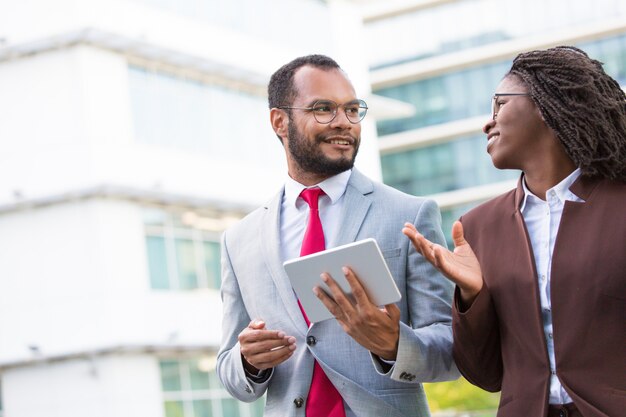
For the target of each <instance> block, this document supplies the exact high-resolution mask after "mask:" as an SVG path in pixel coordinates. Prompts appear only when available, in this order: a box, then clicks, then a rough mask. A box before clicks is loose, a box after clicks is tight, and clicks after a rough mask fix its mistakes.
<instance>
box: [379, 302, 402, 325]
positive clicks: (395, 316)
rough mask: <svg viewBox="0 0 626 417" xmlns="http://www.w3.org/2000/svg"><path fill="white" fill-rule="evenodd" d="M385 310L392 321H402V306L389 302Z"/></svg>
mask: <svg viewBox="0 0 626 417" xmlns="http://www.w3.org/2000/svg"><path fill="white" fill-rule="evenodd" d="M383 310H384V311H385V313H387V315H388V316H389V318H390V319H391V320H392V321H400V308H398V306H397V305H396V304H387V305H386V306H385V307H384V308H383Z"/></svg>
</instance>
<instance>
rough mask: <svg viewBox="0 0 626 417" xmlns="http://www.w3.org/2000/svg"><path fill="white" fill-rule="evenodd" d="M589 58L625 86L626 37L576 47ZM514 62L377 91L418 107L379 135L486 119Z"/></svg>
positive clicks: (384, 126)
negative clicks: (479, 117)
mask: <svg viewBox="0 0 626 417" xmlns="http://www.w3.org/2000/svg"><path fill="white" fill-rule="evenodd" d="M577 46H578V47H580V48H581V49H583V50H584V51H585V52H587V53H588V54H589V56H590V57H592V58H594V59H597V60H599V61H600V62H603V63H604V69H605V71H606V72H607V73H608V74H609V75H610V76H612V77H613V78H615V79H616V80H617V81H618V82H619V83H621V84H622V86H623V85H624V84H626V35H619V36H615V37H611V38H606V39H602V40H597V41H593V42H585V43H581V44H578V45H577ZM511 62H512V61H511V60H506V61H501V62H497V63H492V64H487V65H481V66H475V67H472V68H467V69H463V70H461V71H453V72H450V73H447V74H443V75H439V76H436V77H431V78H427V79H423V80H419V81H415V82H412V83H408V84H401V85H395V86H392V87H387V88H383V89H380V90H377V91H375V93H376V94H379V95H381V96H385V97H390V98H394V99H397V100H401V101H406V102H409V103H412V104H414V105H415V108H416V113H415V115H414V116H412V117H408V118H403V119H395V120H383V121H380V122H378V123H377V128H378V135H379V136H384V135H389V134H392V133H397V132H403V131H406V130H412V129H418V128H421V127H426V126H432V125H435V124H440V123H446V122H450V121H453V120H458V119H465V118H470V117H475V116H481V115H484V116H485V123H486V122H487V121H488V120H489V118H488V116H489V103H490V100H491V97H492V96H493V93H494V90H495V88H496V87H497V85H498V83H499V82H500V80H501V79H502V77H503V76H504V75H505V74H506V72H507V71H508V70H509V69H510V67H511Z"/></svg>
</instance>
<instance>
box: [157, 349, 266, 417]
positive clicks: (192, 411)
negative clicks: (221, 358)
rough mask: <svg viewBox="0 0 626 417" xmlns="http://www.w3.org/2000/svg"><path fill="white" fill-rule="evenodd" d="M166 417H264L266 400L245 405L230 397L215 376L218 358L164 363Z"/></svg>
mask: <svg viewBox="0 0 626 417" xmlns="http://www.w3.org/2000/svg"><path fill="white" fill-rule="evenodd" d="M160 368H161V385H162V388H163V400H164V407H165V417H261V416H262V415H263V408H264V406H265V400H264V398H261V399H259V400H257V401H255V402H253V403H244V402H241V401H238V400H236V399H234V398H232V397H231V396H230V394H228V392H227V391H226V390H225V389H224V387H223V386H222V384H221V382H220V380H219V378H218V377H217V374H216V372H215V369H214V368H215V357H205V358H194V359H185V360H176V359H174V360H162V361H161V362H160Z"/></svg>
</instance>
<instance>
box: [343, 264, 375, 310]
mask: <svg viewBox="0 0 626 417" xmlns="http://www.w3.org/2000/svg"><path fill="white" fill-rule="evenodd" d="M341 270H342V271H343V274H344V275H345V277H346V281H348V284H350V288H351V289H352V295H353V296H354V299H355V300H356V303H357V304H361V305H367V304H371V302H370V299H369V297H368V296H367V293H366V292H365V289H364V288H363V286H362V285H361V282H360V281H359V279H358V278H357V277H356V275H355V274H354V271H353V270H352V269H350V268H348V267H347V266H344V267H343V268H341Z"/></svg>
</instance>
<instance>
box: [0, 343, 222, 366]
mask: <svg viewBox="0 0 626 417" xmlns="http://www.w3.org/2000/svg"><path fill="white" fill-rule="evenodd" d="M216 352H217V347H216V346H214V345H208V344H185V345H182V344H179V345H174V344H145V345H118V346H107V347H96V348H90V349H82V350H76V351H71V352H66V353H59V354H52V355H45V354H42V353H39V352H36V351H35V352H33V357H31V358H20V359H14V360H5V361H0V372H3V371H6V370H9V369H16V368H25V367H32V366H40V365H51V364H57V363H62V362H69V361H76V360H84V361H93V360H95V359H96V358H100V357H105V356H136V355H154V356H157V357H162V358H167V357H181V356H198V355H208V356H214V355H215V354H216Z"/></svg>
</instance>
